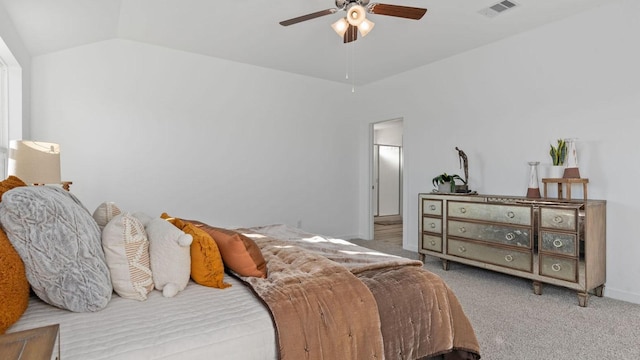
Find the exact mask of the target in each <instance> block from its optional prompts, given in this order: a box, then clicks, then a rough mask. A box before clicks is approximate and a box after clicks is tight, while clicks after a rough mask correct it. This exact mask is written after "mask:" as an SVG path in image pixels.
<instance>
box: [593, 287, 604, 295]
mask: <svg viewBox="0 0 640 360" xmlns="http://www.w3.org/2000/svg"><path fill="white" fill-rule="evenodd" d="M593 291H594V293H595V294H596V296H597V297H603V296H604V285H600V286H598V287H596V288H595V289H593Z"/></svg>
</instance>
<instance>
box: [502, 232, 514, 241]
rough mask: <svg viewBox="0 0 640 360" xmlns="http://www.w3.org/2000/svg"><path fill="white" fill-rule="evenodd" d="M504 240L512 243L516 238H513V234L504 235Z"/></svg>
mask: <svg viewBox="0 0 640 360" xmlns="http://www.w3.org/2000/svg"><path fill="white" fill-rule="evenodd" d="M504 238H505V239H507V240H509V241H512V240H513V239H515V238H516V236H515V235H513V233H507V235H505V237H504Z"/></svg>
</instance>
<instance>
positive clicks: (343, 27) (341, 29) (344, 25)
mask: <svg viewBox="0 0 640 360" xmlns="http://www.w3.org/2000/svg"><path fill="white" fill-rule="evenodd" d="M331 27H332V28H333V30H334V31H335V32H336V34H338V35H339V36H340V37H343V36H344V33H346V32H347V29H348V28H349V23H348V22H347V19H346V18H340V20H338V21H336V22H334V23H333V24H331Z"/></svg>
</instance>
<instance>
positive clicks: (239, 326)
mask: <svg viewBox="0 0 640 360" xmlns="http://www.w3.org/2000/svg"><path fill="white" fill-rule="evenodd" d="M225 281H226V282H228V283H230V284H232V287H230V288H227V289H224V290H220V289H215V288H209V287H205V286H200V285H198V284H195V283H194V282H190V283H189V285H188V286H187V287H186V288H185V290H183V291H182V292H180V293H179V294H178V295H177V296H175V297H173V298H165V297H163V296H162V293H161V292H159V291H153V292H151V293H150V294H149V298H148V299H147V300H146V301H142V302H140V301H136V300H130V299H124V298H121V297H119V296H118V295H116V294H114V295H113V297H112V299H111V301H110V302H109V304H108V305H107V307H106V308H105V309H103V310H101V311H98V312H95V313H74V312H70V311H67V310H61V309H58V308H55V307H53V306H51V305H48V304H46V303H44V302H43V301H41V300H39V299H38V298H37V297H35V296H32V298H31V299H30V302H29V307H28V309H27V311H26V312H25V314H24V315H23V316H22V317H21V318H20V320H19V321H18V322H17V323H16V324H14V325H13V326H12V327H11V328H10V329H9V330H8V332H15V331H20V330H26V329H30V328H34V327H39V326H45V325H50V324H60V350H61V358H62V359H64V360H73V359H77V360H86V359H92V360H100V359H135V360H139V359H181V360H182V359H203V358H207V359H216V360H221V359H229V360H232V359H233V360H237V359H248V360H249V359H256V360H258V359H259V360H264V359H276V358H277V354H276V339H275V332H274V327H273V322H272V320H271V315H270V314H269V311H268V310H267V308H266V307H265V306H264V305H263V304H262V302H261V301H260V300H259V299H258V298H257V297H255V296H254V295H253V294H252V292H251V290H250V289H249V288H248V287H246V286H245V285H244V284H243V283H242V282H241V281H239V280H237V279H235V278H233V277H230V276H229V275H225Z"/></svg>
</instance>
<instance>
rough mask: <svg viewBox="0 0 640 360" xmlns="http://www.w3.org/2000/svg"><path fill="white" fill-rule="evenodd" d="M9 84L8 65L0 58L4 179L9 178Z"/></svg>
mask: <svg viewBox="0 0 640 360" xmlns="http://www.w3.org/2000/svg"><path fill="white" fill-rule="evenodd" d="M8 98H9V96H8V82H7V64H5V62H4V61H3V60H2V58H1V57H0V166H1V167H2V168H1V169H0V176H1V178H2V179H5V178H6V177H7V155H8V150H7V147H8V143H9V139H8V136H7V133H8V131H7V130H8V126H7V124H8V115H9V112H8V106H7V103H8Z"/></svg>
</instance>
